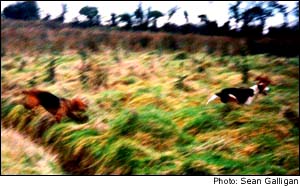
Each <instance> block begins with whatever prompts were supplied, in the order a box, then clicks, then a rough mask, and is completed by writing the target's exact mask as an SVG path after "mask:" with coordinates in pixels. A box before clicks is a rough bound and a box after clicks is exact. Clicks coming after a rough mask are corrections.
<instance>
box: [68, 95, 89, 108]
mask: <svg viewBox="0 0 300 186" xmlns="http://www.w3.org/2000/svg"><path fill="white" fill-rule="evenodd" d="M71 108H72V110H73V111H86V110H87V108H88V103H87V101H86V100H84V99H82V98H78V97H76V98H74V99H72V100H71Z"/></svg>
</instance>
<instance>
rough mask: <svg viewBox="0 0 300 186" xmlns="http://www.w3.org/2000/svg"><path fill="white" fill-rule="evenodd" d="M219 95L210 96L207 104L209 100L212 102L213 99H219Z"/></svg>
mask: <svg viewBox="0 0 300 186" xmlns="http://www.w3.org/2000/svg"><path fill="white" fill-rule="evenodd" d="M218 97H219V96H217V95H216V94H214V95H212V96H211V97H210V98H209V100H208V101H207V103H206V105H207V104H208V103H209V102H211V101H213V100H215V99H217V98H218Z"/></svg>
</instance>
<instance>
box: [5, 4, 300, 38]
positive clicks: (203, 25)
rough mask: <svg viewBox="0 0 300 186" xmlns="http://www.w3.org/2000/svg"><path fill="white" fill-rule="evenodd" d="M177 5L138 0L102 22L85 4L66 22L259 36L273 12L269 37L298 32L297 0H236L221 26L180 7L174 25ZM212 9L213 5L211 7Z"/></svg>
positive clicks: (32, 8) (30, 14)
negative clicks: (278, 20) (161, 6)
mask: <svg viewBox="0 0 300 186" xmlns="http://www.w3.org/2000/svg"><path fill="white" fill-rule="evenodd" d="M179 9H180V7H177V6H175V7H173V8H171V9H170V10H169V11H168V12H166V13H163V12H160V11H158V10H152V8H151V7H148V8H147V9H146V10H144V9H143V7H142V3H139V4H138V6H137V8H136V10H135V11H134V12H133V13H123V14H117V13H111V15H110V19H109V20H106V21H105V24H103V23H102V19H101V14H100V13H99V11H98V9H97V7H93V6H85V7H83V8H81V9H80V11H79V14H80V15H83V16H85V17H86V20H84V21H79V19H78V18H77V17H75V18H74V19H73V20H72V21H71V22H70V23H68V25H69V26H71V27H78V28H89V27H99V28H102V29H103V28H107V29H116V30H129V31H152V32H158V31H164V32H171V33H181V34H188V33H194V34H202V35H223V36H238V37H245V36H248V37H260V36H263V35H264V34H263V31H264V28H265V27H266V21H267V19H269V18H271V17H273V16H274V15H275V14H281V15H282V18H283V24H281V25H280V26H277V27H269V28H268V30H269V32H268V34H267V35H268V36H270V37H287V36H289V37H294V36H296V34H297V35H298V31H299V18H298V17H299V2H297V3H296V5H295V7H294V8H293V9H292V10H291V11H287V9H288V7H287V6H286V5H283V4H280V3H278V1H236V2H235V3H233V4H230V6H229V14H230V17H229V20H228V21H227V22H225V23H224V24H223V25H222V26H220V27H219V26H218V24H217V22H216V21H211V20H209V19H208V17H207V15H205V14H199V15H198V18H199V24H193V23H190V22H189V13H188V11H186V10H185V11H184V12H183V15H182V16H184V18H185V20H186V23H185V24H183V25H180V26H179V25H177V24H175V23H171V22H170V20H171V19H172V17H173V16H174V14H175V13H176V12H177V11H178V10H179ZM212 9H213V8H212ZM66 13H67V6H66V4H63V5H62V13H61V14H60V15H59V16H58V17H56V18H53V19H51V15H50V14H47V15H46V16H45V17H43V18H41V17H40V14H39V8H38V6H37V3H36V2H35V1H28V2H18V3H16V4H12V5H9V6H7V7H5V8H4V9H3V12H2V13H1V17H2V18H6V19H19V20H40V21H44V22H46V23H59V24H62V23H64V21H65V14H66ZM290 14H292V15H293V16H295V17H297V18H298V20H297V21H296V22H295V23H294V24H292V25H289V21H288V16H289V15H290ZM164 16H167V17H168V19H167V22H166V23H165V24H164V25H163V26H161V27H158V26H157V21H158V19H160V18H162V17H164ZM231 21H233V22H234V26H233V27H231V26H230V22H231Z"/></svg>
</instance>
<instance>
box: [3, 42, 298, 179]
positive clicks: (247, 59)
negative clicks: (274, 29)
mask: <svg viewBox="0 0 300 186" xmlns="http://www.w3.org/2000/svg"><path fill="white" fill-rule="evenodd" d="M169 39H170V38H169ZM167 41H168V40H167ZM165 44H166V45H169V46H168V47H169V49H172V47H176V46H175V45H174V46H173V44H174V43H165ZM103 51H104V50H103ZM113 53H114V51H111V50H107V51H106V52H101V53H98V54H90V53H87V56H86V58H87V59H86V61H88V62H90V63H93V64H95V65H99V66H101V67H105V68H106V70H105V71H107V73H108V76H107V86H106V87H105V86H95V85H94V82H92V81H87V82H85V83H84V84H82V82H81V81H80V71H79V70H78V65H79V64H80V62H81V57H80V56H79V55H78V54H63V53H61V54H59V55H55V56H54V55H40V56H38V57H35V58H33V57H28V56H25V55H22V56H21V57H17V58H18V59H15V57H10V56H5V57H3V58H2V61H3V62H2V67H3V66H5V65H9V64H10V65H11V64H14V63H15V62H14V61H16V60H17V61H19V60H20V59H21V58H24V59H26V61H27V64H26V66H25V67H24V70H23V71H21V72H18V71H17V70H16V69H17V68H18V67H19V65H11V66H10V67H9V68H3V69H2V79H1V80H2V88H3V96H2V99H1V105H2V110H1V118H2V123H3V126H4V127H14V129H16V130H18V131H20V132H22V133H24V134H26V135H29V136H31V137H32V138H33V139H36V140H37V141H39V142H40V143H41V144H43V145H44V146H45V147H51V148H53V149H54V151H55V152H56V153H58V159H59V163H60V165H61V166H62V167H63V169H64V170H65V172H67V173H69V174H88V175H90V174H137V175H140V174H153V175H157V174H158V175H160V174H173V175H174V174H176V175H177V174H178V175H211V174H228V175H233V174H245V175H252V174H254V175H256V174H263V175H270V174H271V175H291V174H292V175H293V174H297V173H299V167H298V165H299V160H298V157H299V151H298V146H299V128H297V127H295V124H294V123H292V122H291V121H290V120H289V119H288V118H285V117H284V114H283V110H284V106H289V108H290V109H291V110H292V111H293V112H294V113H296V114H298V116H299V110H298V108H299V103H298V100H299V85H298V83H299V73H298V72H296V70H298V68H299V59H298V58H277V57H274V56H269V57H268V56H267V55H251V56H228V55H227V56H221V57H218V56H213V55H207V54H204V53H201V52H198V53H193V54H190V53H186V52H179V53H172V52H170V51H169V52H166V51H164V50H161V51H157V50H155V51H147V52H128V51H125V50H123V49H122V50H119V51H118V58H119V61H118V62H117V63H116V59H114V58H115V55H116V54H115V55H113ZM54 57H57V58H58V59H57V61H56V64H55V65H56V72H57V74H56V78H57V80H58V81H56V82H55V83H53V84H50V83H49V82H43V79H44V78H45V77H46V74H47V71H46V66H47V64H48V63H49V61H50V60H51V59H52V58H54ZM19 58H20V59H19ZM131 65H133V66H134V68H132V66H131ZM199 66H200V67H201V68H203V70H201V72H199V71H197V68H198V67H199ZM245 68H249V79H248V82H247V83H243V79H242V77H243V76H242V74H243V69H245ZM261 74H266V75H268V76H270V77H271V80H272V81H273V82H272V84H271V85H270V88H271V91H270V93H269V94H268V95H267V96H263V95H259V96H258V97H257V99H255V100H254V102H253V104H251V105H249V106H241V105H225V104H223V103H220V102H217V101H216V102H213V103H211V104H209V105H205V103H206V101H207V99H208V98H209V97H210V96H211V95H212V94H214V93H216V92H217V91H220V90H221V89H222V88H225V87H239V86H248V87H249V86H252V85H253V84H254V83H255V82H254V79H255V76H257V75H261ZM185 75H187V77H186V78H184V79H182V80H181V81H180V83H179V85H180V86H181V87H180V86H179V88H178V86H177V87H176V86H175V84H176V81H178V79H179V77H184V76H185ZM34 76H35V77H36V79H35V83H36V86H37V87H38V88H41V89H45V90H48V91H51V92H53V93H55V94H57V95H60V96H63V97H66V98H71V97H73V96H75V95H79V96H84V97H86V99H87V100H88V101H89V109H88V111H87V114H88V115H89V118H90V119H89V121H88V122H86V123H81V124H78V123H75V122H73V121H72V120H69V119H67V118H64V119H63V120H62V122H61V123H59V124H54V123H53V121H52V119H53V118H52V116H51V115H50V114H49V113H47V112H45V111H44V110H43V109H37V110H36V111H35V112H30V111H27V110H26V109H25V108H24V107H23V106H21V105H20V104H19V102H17V101H16V100H18V99H19V100H22V96H21V95H19V94H17V93H16V92H17V91H19V90H20V89H25V88H29V87H32V84H30V83H29V81H30V80H31V79H32V78H33V77H34ZM22 79H25V80H26V81H21V80H22ZM84 86H85V87H86V88H83V87H84ZM185 88H186V89H185ZM4 158H5V157H4ZM38 160H39V157H38V156H34V157H31V156H24V159H22V161H20V163H21V164H22V165H26V167H33V166H34V165H35V164H34V162H35V161H38ZM49 165H50V167H55V165H53V164H52V163H49ZM5 166H7V167H9V166H11V164H9V163H6V164H5ZM35 173H37V172H36V171H35V170H30V173H29V174H35Z"/></svg>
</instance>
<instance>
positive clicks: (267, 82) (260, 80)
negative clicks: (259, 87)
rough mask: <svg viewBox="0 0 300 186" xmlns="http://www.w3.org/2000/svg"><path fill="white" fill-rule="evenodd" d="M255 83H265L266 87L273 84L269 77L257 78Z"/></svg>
mask: <svg viewBox="0 0 300 186" xmlns="http://www.w3.org/2000/svg"><path fill="white" fill-rule="evenodd" d="M255 81H258V83H264V84H265V85H269V84H270V83H271V80H270V78H269V77H268V76H262V75H260V76H257V77H256V78H255Z"/></svg>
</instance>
